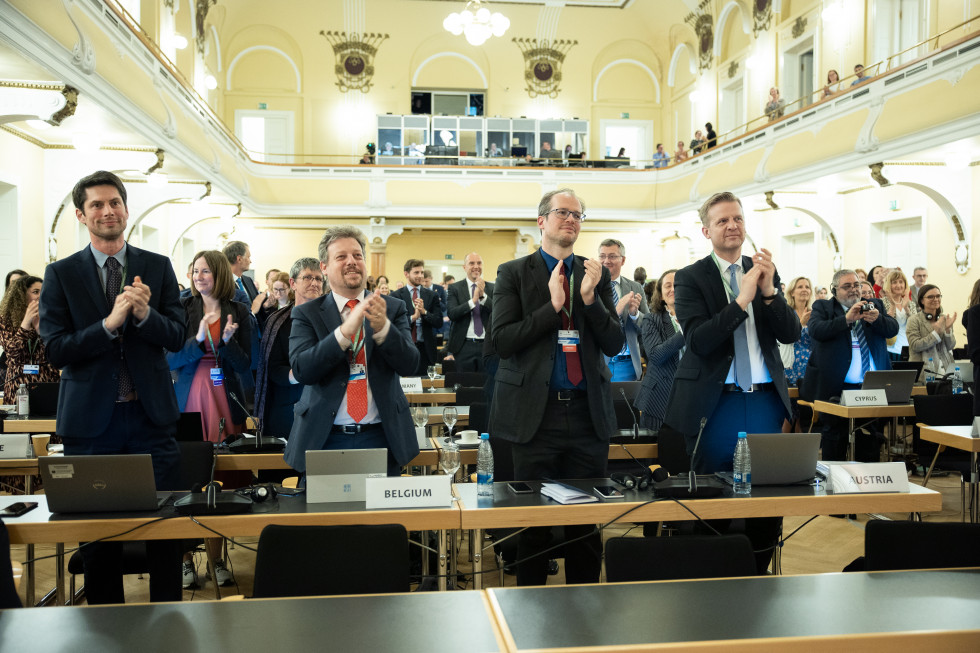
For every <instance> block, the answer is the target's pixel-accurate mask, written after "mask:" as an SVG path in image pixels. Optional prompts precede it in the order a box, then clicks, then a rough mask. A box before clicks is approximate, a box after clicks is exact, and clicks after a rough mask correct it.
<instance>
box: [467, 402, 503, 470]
mask: <svg viewBox="0 0 980 653" xmlns="http://www.w3.org/2000/svg"><path fill="white" fill-rule="evenodd" d="M466 429H467V430H471V431H476V432H477V433H489V432H490V411H489V409H488V408H487V404H486V403H485V402H483V401H476V402H473V403H472V404H470V419H469V425H468V426H467V427H466ZM493 451H494V453H496V452H497V445H496V443H494V444H493ZM496 477H497V467H496V465H494V478H495V479H496Z"/></svg>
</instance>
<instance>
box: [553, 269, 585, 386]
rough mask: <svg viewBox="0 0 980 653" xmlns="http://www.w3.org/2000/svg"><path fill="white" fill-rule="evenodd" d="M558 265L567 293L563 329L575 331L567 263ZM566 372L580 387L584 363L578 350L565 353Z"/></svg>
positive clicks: (574, 383)
mask: <svg viewBox="0 0 980 653" xmlns="http://www.w3.org/2000/svg"><path fill="white" fill-rule="evenodd" d="M558 265H560V266H561V269H560V270H558V276H559V278H561V287H562V289H563V290H564V291H565V310H563V311H562V312H561V326H562V328H563V329H574V328H575V324H574V322H572V318H571V317H570V316H569V312H570V311H571V308H572V293H571V291H570V290H569V288H568V277H566V276H565V263H564V261H558ZM565 372H566V374H567V375H568V380H569V382H570V383H571V384H572V385H578V384H579V383H581V382H582V361H581V360H580V359H579V356H578V349H577V348H576V350H575V351H566V352H565Z"/></svg>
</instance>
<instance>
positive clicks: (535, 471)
mask: <svg viewBox="0 0 980 653" xmlns="http://www.w3.org/2000/svg"><path fill="white" fill-rule="evenodd" d="M512 452H513V457H514V478H515V479H516V480H519V481H540V480H543V479H546V478H550V479H554V480H561V479H573V478H601V477H605V476H606V464H607V462H608V458H609V443H608V442H607V441H605V440H600V439H599V438H597V437H596V434H595V429H594V428H593V427H592V417H591V415H590V414H589V404H588V400H587V399H586V398H585V397H582V398H578V399H575V400H572V401H557V400H550V401H549V402H548V404H547V406H546V407H545V411H544V417H543V418H542V419H541V426H540V428H539V429H538V432H537V433H535V435H534V437H533V438H532V439H531V441H530V442H525V443H522V444H517V443H515V444H514V445H513V446H512ZM593 531H594V532H593ZM583 536H584V537H583ZM580 537H582V538H583V539H579V540H577V541H575V542H569V544H567V545H565V547H564V551H565V580H566V582H568V583H597V582H599V571H600V569H601V567H602V537H601V535H600V533H599V532H598V530H596V527H595V526H594V525H592V524H587V525H576V526H565V540H566V541H570V540H576V539H577V538H580ZM519 539H520V541H519V542H518V545H517V559H518V560H526V559H527V558H529V557H531V556H533V555H535V554H538V553H541V552H542V551H544V550H545V549H547V548H549V547H550V546H552V544H553V543H552V541H551V540H552V530H551V527H536V528H529V529H527V530H526V531H524V532H523V533H522V534H521V535H520V538H519ZM553 557H557V551H556V552H555V553H554V554H551V555H549V554H547V553H542V554H541V555H538V556H537V557H535V558H534V559H533V560H528V561H527V562H525V563H523V564H521V565H519V566H518V567H517V584H518V585H544V584H546V582H547V578H548V560H549V558H553Z"/></svg>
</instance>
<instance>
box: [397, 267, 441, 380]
mask: <svg viewBox="0 0 980 653" xmlns="http://www.w3.org/2000/svg"><path fill="white" fill-rule="evenodd" d="M424 275H425V262H424V261H422V260H419V259H414V258H410V259H408V260H407V261H405V285H404V286H402V287H401V288H399V289H398V290H396V291H394V292H393V293H391V296H392V297H396V298H398V299H400V300H402V301H403V302H405V309H406V311H407V312H408V324H409V329H410V332H411V337H412V342H414V343H415V347H416V348H417V349H418V350H419V360H418V366H417V367H416V368H415V376H425V374H426V369H427V368H428V367H429V366H430V365H435V364H436V331H435V330H436V329H438V328H439V327H440V326H442V310H441V309H440V307H439V297H438V295H436V293H435V291H434V290H429V289H428V288H426V287H425V286H423V285H422V282H423V280H424Z"/></svg>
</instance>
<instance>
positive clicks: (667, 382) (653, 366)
mask: <svg viewBox="0 0 980 653" xmlns="http://www.w3.org/2000/svg"><path fill="white" fill-rule="evenodd" d="M674 272H676V270H667V271H666V272H664V273H663V274H662V275H660V279H659V280H658V281H657V285H656V287H655V288H654V290H653V300H652V301H651V302H650V314H649V315H648V316H647V317H646V318H645V319H644V320H643V323H642V325H641V328H640V337H641V338H643V349H644V351H646V354H647V371H646V374H644V375H643V381H642V382H641V384H640V392H639V393H638V394H637V396H636V407H637V408H639V409H640V411H641V413H642V416H641V417H640V425H641V426H643V427H646V428H650V429H655V430H659V429H660V425H661V424H663V421H664V413H665V412H666V411H667V397H668V396H669V395H670V386H671V384H673V382H674V372H676V371H677V363H678V362H679V361H680V359H681V354H682V353H683V352H682V350H683V348H684V334H683V333H681V327H680V325H679V324H678V323H677V319H676V318H675V317H674Z"/></svg>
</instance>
